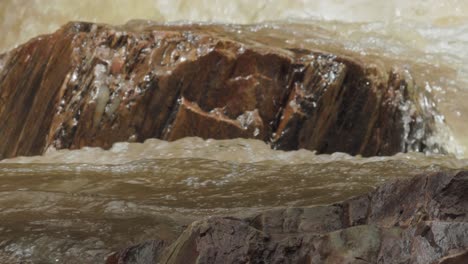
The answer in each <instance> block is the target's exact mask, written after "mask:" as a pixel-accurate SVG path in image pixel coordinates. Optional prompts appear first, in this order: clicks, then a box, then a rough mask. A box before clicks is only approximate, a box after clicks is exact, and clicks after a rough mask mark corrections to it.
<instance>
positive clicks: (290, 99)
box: [0, 22, 434, 159]
mask: <svg viewBox="0 0 468 264" xmlns="http://www.w3.org/2000/svg"><path fill="white" fill-rule="evenodd" d="M262 41H263V43H264V44H261V43H262ZM267 44H269V37H268V36H264V37H263V36H261V35H260V36H256V39H255V40H252V39H249V37H248V36H247V35H245V36H244V35H242V33H236V31H235V30H233V29H232V28H229V27H228V26H226V27H222V26H213V25H212V26H202V25H190V26H185V25H180V26H161V25H149V24H147V23H145V22H136V23H133V24H129V25H126V26H123V27H112V26H107V25H99V24H91V23H69V24H67V25H66V26H64V27H63V28H61V29H60V30H58V31H57V32H56V33H54V34H51V35H46V36H42V37H39V38H36V39H33V40H31V41H29V42H28V43H26V44H24V45H22V46H20V47H18V48H17V49H15V50H13V51H11V52H9V53H6V54H3V55H0V138H2V140H1V141H0V159H1V158H8V157H13V156H17V155H37V154H41V153H43V152H44V151H45V150H46V149H47V148H49V147H54V148H57V149H62V148H70V149H76V148H81V147H83V146H100V147H103V148H109V147H110V146H111V145H112V144H113V143H115V142H119V141H144V140H145V139H147V138H160V139H166V140H176V139H179V138H182V137H187V136H199V137H203V138H216V139H228V138H236V137H244V138H256V139H260V140H263V141H266V142H269V143H271V145H272V146H273V147H275V148H279V149H285V150H291V149H299V148H306V149H310V150H316V151H318V152H319V153H332V152H336V151H341V152H347V153H350V154H362V155H365V156H373V155H390V154H394V153H397V152H401V151H408V150H417V151H424V150H427V149H430V148H433V147H434V146H430V145H428V143H427V141H426V139H427V138H428V137H429V136H430V135H431V133H432V131H433V123H434V119H433V116H432V115H431V113H429V112H428V111H426V110H427V109H422V108H421V106H420V105H419V104H413V102H418V101H419V100H420V99H422V98H421V96H423V95H421V94H420V93H419V92H417V89H416V88H415V83H414V80H413V79H412V78H411V76H410V75H409V72H408V71H407V70H406V69H400V68H399V67H398V66H395V67H393V66H384V64H382V63H381V62H380V61H378V60H375V59H369V58H367V59H362V58H357V57H349V56H345V55H340V54H330V53H327V52H323V51H320V50H314V51H312V50H304V49H293V48H290V47H288V48H286V47H281V46H280V45H267ZM379 65H380V66H379Z"/></svg>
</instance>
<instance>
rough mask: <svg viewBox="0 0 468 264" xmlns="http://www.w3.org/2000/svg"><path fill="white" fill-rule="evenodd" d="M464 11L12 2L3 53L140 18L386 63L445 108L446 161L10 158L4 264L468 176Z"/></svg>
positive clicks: (3, 201)
mask: <svg viewBox="0 0 468 264" xmlns="http://www.w3.org/2000/svg"><path fill="white" fill-rule="evenodd" d="M465 14H468V4H466V3H464V2H462V1H455V0H454V1H444V3H440V1H413V2H408V1H399V0H394V1H385V2H384V1H367V0H354V1H346V2H345V1H338V0H335V1H326V3H325V2H324V1H307V0H304V1H295V2H292V3H291V1H280V0H277V1H266V0H265V1H257V2H255V3H254V2H252V1H242V0H238V1H229V2H227V1H203V0H199V1H162V0H154V1H149V0H148V1H140V2H138V3H135V2H134V1H40V0H36V1H13V0H12V1H6V0H5V1H2V2H1V3H0V23H1V24H0V28H1V30H2V32H6V33H5V34H4V35H5V37H4V38H2V40H0V51H6V50H7V49H9V48H11V47H13V46H14V45H17V44H20V43H22V42H24V41H26V40H28V39H29V38H31V37H33V36H35V35H37V34H42V33H47V32H51V31H53V30H55V29H56V28H57V27H58V26H60V25H62V24H63V23H65V22H66V21H68V20H90V21H99V22H109V23H114V24H123V23H125V22H127V21H128V20H129V19H134V18H138V19H152V20H155V21H158V22H164V23H165V22H170V21H172V22H171V23H180V22H173V21H177V20H185V21H205V22H204V23H207V21H211V22H212V21H215V22H217V23H247V24H251V23H258V24H254V25H247V26H236V25H226V29H227V30H228V31H230V32H232V33H233V34H235V33H236V32H239V34H242V35H243V36H249V38H250V39H251V40H252V41H259V42H262V41H263V42H265V41H268V42H269V43H270V44H271V45H279V46H284V47H289V46H291V47H292V46H294V47H304V48H312V49H321V50H325V51H331V52H333V51H340V52H342V53H349V54H352V55H353V56H356V55H358V56H363V57H366V56H369V57H376V56H377V57H381V58H382V63H384V64H385V63H388V64H389V65H390V64H393V63H396V64H398V65H399V66H403V67H407V68H408V69H409V70H410V71H411V73H412V76H413V77H414V78H415V79H417V80H418V82H417V83H418V84H419V87H418V89H419V90H418V91H419V92H424V93H427V94H428V95H429V96H430V97H433V99H434V105H430V106H427V107H430V108H434V109H438V110H437V111H438V114H437V117H438V119H439V125H440V127H439V131H438V134H437V135H436V136H435V137H434V139H433V140H434V141H435V142H437V143H438V144H441V145H443V146H444V147H445V148H446V149H448V150H449V152H450V154H447V155H438V154H436V153H435V154H429V155H426V154H423V153H409V154H398V155H395V156H392V157H372V158H361V157H352V156H349V155H347V154H343V153H335V154H332V155H316V154H314V153H313V152H311V151H305V150H299V151H293V152H283V151H275V150H271V149H270V148H269V146H267V145H265V144H264V143H263V142H260V141H255V140H244V139H236V140H224V141H219V140H218V141H216V140H201V139H199V138H186V139H182V140H178V141H175V142H171V143H168V142H164V141H160V140H155V139H151V140H147V141H146V142H145V143H118V144H115V145H114V147H113V148H111V149H110V150H102V149H99V148H85V149H82V150H73V151H68V150H61V151H55V150H50V151H49V152H48V153H47V154H46V155H45V156H42V157H19V158H15V159H10V160H3V161H1V162H0V208H1V209H0V259H1V258H3V259H5V260H7V262H6V263H8V262H13V261H20V260H21V261H31V262H33V263H74V262H75V263H83V262H84V263H93V262H95V261H97V260H102V259H103V258H104V257H105V255H106V254H108V253H109V252H110V251H111V250H115V249H119V248H122V247H124V246H127V245H130V244H132V243H137V242H141V241H144V240H147V239H151V238H163V239H169V240H170V239H172V238H174V237H175V236H176V235H177V234H178V233H179V232H180V231H181V230H182V229H183V227H184V225H187V224H189V223H190V222H191V221H193V220H195V219H199V218H201V217H206V216H210V215H219V214H230V215H233V214H234V215H236V214H248V213H249V212H258V211H259V210H265V209H268V208H272V207H280V206H308V205H316V204H327V203H332V202H337V201H340V200H343V199H345V198H348V197H351V196H354V195H359V194H363V193H366V192H368V191H369V190H372V189H373V188H375V186H377V185H379V184H381V183H382V182H384V181H386V180H389V179H394V178H396V177H411V176H413V175H416V174H420V173H425V172H432V171H438V170H460V169H468V160H466V159H465V157H467V152H468V137H466V136H465V131H467V130H468V122H467V121H468V118H467V116H468V104H466V103H465V102H466V101H467V100H468V85H467V83H468V78H467V76H468V75H467V74H468V66H466V65H468V51H467V49H466V47H467V46H468V23H466V22H468V17H467V16H465ZM265 21H267V22H265ZM272 21H273V22H272ZM1 67H2V65H1V64H0V68H1ZM419 103H420V104H422V105H424V104H425V103H426V102H424V101H423V102H419ZM0 140H7V139H0ZM41 261H42V262H41ZM0 262H1V261H0Z"/></svg>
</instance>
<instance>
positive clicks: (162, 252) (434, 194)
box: [107, 171, 468, 264]
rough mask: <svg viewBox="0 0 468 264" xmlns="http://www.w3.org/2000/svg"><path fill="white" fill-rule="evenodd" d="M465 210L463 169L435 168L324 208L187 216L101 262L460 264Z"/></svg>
mask: <svg viewBox="0 0 468 264" xmlns="http://www.w3.org/2000/svg"><path fill="white" fill-rule="evenodd" d="M467 213H468V172H466V171H465V172H459V173H435V174H432V175H423V176H418V177H415V178H414V179H411V180H396V181H393V182H390V183H387V184H384V185H383V186H381V187H379V188H377V189H376V190H375V191H373V192H371V193H370V194H368V195H364V196H360V197H356V198H352V199H350V200H347V201H344V202H341V203H337V204H333V205H329V206H315V207H305V208H285V209H275V210H270V211H266V212H264V213H261V214H258V215H254V216H251V217H244V218H233V217H213V218H209V219H207V220H204V221H198V222H194V223H193V224H192V225H191V226H189V227H188V228H187V229H186V230H185V231H184V232H183V233H182V234H181V235H180V237H179V238H178V239H177V240H175V241H174V242H173V243H172V244H169V245H168V246H165V247H164V246H162V245H165V244H164V242H162V241H158V242H151V243H149V244H148V243H146V244H142V245H140V246H135V247H131V248H129V249H126V250H123V251H120V252H117V253H115V254H113V255H111V256H110V257H109V259H108V260H107V263H108V264H114V263H119V264H125V263H140V264H143V263H174V264H175V263H184V264H185V263H204V264H208V263H329V264H331V263H356V264H358V263H362V264H364V263H420V264H431V263H434V264H436V263H440V264H442V263H444V264H448V263H454V264H455V263H457V264H462V263H467V261H468V214H467ZM155 244H156V245H159V246H157V247H155V246H152V247H150V245H155ZM151 248H154V250H150V249H151ZM137 258H138V259H139V260H141V261H140V262H132V261H133V260H135V259H137ZM126 259H132V261H126Z"/></svg>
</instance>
